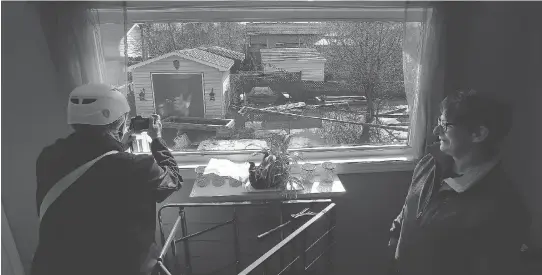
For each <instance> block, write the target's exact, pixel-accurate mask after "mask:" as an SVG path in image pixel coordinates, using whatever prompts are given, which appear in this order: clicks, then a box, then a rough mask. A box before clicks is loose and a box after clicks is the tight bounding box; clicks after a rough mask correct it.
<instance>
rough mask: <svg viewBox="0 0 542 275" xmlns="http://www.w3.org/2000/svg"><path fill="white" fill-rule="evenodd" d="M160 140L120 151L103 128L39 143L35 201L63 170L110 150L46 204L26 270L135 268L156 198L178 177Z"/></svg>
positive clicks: (45, 273) (145, 248)
mask: <svg viewBox="0 0 542 275" xmlns="http://www.w3.org/2000/svg"><path fill="white" fill-rule="evenodd" d="M164 144H165V143H164V142H163V141H162V140H161V139H154V140H153V141H152V144H151V151H152V156H150V155H134V154H130V153H126V152H124V151H125V150H126V148H125V147H124V146H123V145H122V144H121V143H120V142H118V141H117V140H116V139H114V138H113V137H112V136H110V135H107V134H88V133H84V134H80V133H74V134H72V135H70V136H69V137H67V138H65V139H59V140H58V141H57V142H56V143H55V144H54V145H52V146H49V147H47V148H45V149H44V150H43V152H42V153H41V154H40V156H39V157H38V160H37V163H36V174H37V182H38V187H37V193H36V201H37V207H38V213H39V207H40V204H41V202H42V200H43V198H44V197H45V195H46V193H47V192H48V191H49V189H50V188H51V187H52V186H53V185H54V184H55V183H56V182H57V181H58V180H60V179H61V178H62V177H63V176H65V175H67V174H68V173H70V172H71V171H73V170H74V169H76V168H77V167H79V166H81V165H83V164H84V163H86V162H88V161H90V160H92V159H94V158H96V157H98V156H100V155H102V154H103V153H105V152H108V151H111V150H117V151H120V152H121V153H118V154H114V155H109V156H106V157H104V158H102V159H101V160H100V161H98V162H96V163H95V164H94V166H92V167H91V168H90V169H89V170H88V171H87V172H86V173H85V174H83V175H82V176H81V177H80V178H79V179H78V180H77V181H76V182H75V183H74V184H73V185H72V186H70V187H69V188H68V189H67V190H66V191H65V192H64V193H63V194H62V195H61V196H60V197H59V198H58V199H57V200H56V201H55V202H54V203H53V204H52V205H51V206H50V207H49V209H48V210H47V212H46V213H45V215H44V217H42V221H41V224H40V229H39V244H38V248H37V250H36V253H35V255H34V261H33V265H32V275H63V274H89V275H90V274H115V275H121V274H126V275H128V274H130V275H133V274H140V273H139V272H140V267H141V265H142V263H143V261H144V260H145V258H146V257H147V253H149V250H150V249H151V246H153V244H154V240H155V229H156V203H157V202H161V201H163V200H164V199H166V198H167V197H168V196H169V195H170V194H172V192H174V191H176V190H178V189H179V188H180V187H181V184H182V178H181V176H180V174H179V169H178V167H177V163H176V162H175V160H174V158H173V156H172V155H171V153H170V152H169V150H168V149H167V148H166V146H165V145H164Z"/></svg>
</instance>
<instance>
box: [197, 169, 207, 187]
mask: <svg viewBox="0 0 542 275" xmlns="http://www.w3.org/2000/svg"><path fill="white" fill-rule="evenodd" d="M195 171H196V184H197V185H198V186H199V187H205V186H207V185H209V180H208V178H207V177H205V176H204V175H203V172H204V171H205V166H198V167H196V169H195Z"/></svg>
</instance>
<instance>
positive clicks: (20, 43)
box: [1, 2, 69, 274]
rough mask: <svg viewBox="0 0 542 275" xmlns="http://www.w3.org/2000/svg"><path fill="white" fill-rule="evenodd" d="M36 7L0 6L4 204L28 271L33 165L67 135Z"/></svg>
mask: <svg viewBox="0 0 542 275" xmlns="http://www.w3.org/2000/svg"><path fill="white" fill-rule="evenodd" d="M34 6H35V5H34V4H31V3H29V2H6V3H2V19H1V20H2V84H1V85H2V86H1V87H2V204H3V206H4V207H5V209H4V211H5V213H6V215H7V218H8V220H9V223H10V226H11V229H12V232H13V235H14V238H15V242H16V244H17V248H18V249H19V254H20V256H21V261H22V262H23V266H24V267H25V270H26V273H27V274H28V273H29V272H28V270H29V267H30V262H31V259H32V255H33V253H34V250H35V248H36V244H37V228H38V217H37V206H36V200H35V191H36V176H35V174H36V173H35V164H36V159H37V157H38V154H39V153H40V152H41V150H42V149H43V147H45V146H46V145H50V144H52V143H53V142H54V141H55V139H56V138H58V137H61V136H66V135H67V134H68V133H69V127H68V126H67V124H66V106H67V105H66V103H67V97H66V96H63V95H61V94H59V92H58V89H57V83H56V76H55V68H54V65H53V63H52V62H51V59H50V56H49V50H48V46H47V43H46V41H45V38H44V35H43V33H42V29H41V26H40V21H39V16H38V13H37V10H36V9H35V7H34Z"/></svg>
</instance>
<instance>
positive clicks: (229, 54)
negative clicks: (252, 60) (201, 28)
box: [198, 46, 245, 61]
mask: <svg viewBox="0 0 542 275" xmlns="http://www.w3.org/2000/svg"><path fill="white" fill-rule="evenodd" d="M198 49H201V50H204V51H207V52H210V53H214V54H217V55H220V56H223V57H226V58H229V59H233V60H239V61H243V60H245V54H243V53H240V52H236V51H232V50H230V49H226V48H222V47H219V46H212V47H199V48H198Z"/></svg>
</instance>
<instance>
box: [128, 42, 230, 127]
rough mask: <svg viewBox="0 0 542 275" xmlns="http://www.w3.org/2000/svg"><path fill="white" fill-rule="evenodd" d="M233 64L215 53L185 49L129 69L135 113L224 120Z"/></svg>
mask: <svg viewBox="0 0 542 275" xmlns="http://www.w3.org/2000/svg"><path fill="white" fill-rule="evenodd" d="M233 64H234V61H233V60H231V59H229V58H226V57H223V56H220V55H217V54H213V53H210V52H207V51H204V50H201V49H186V50H181V51H175V52H171V53H167V54H164V55H161V56H158V57H155V58H152V59H149V60H146V61H143V62H140V63H138V64H135V65H133V66H130V67H129V68H128V70H129V71H131V72H132V81H133V88H134V94H135V106H136V113H137V114H138V115H143V116H148V115H150V114H152V113H155V112H156V113H158V114H160V115H161V116H162V117H164V118H165V117H170V116H176V117H200V118H224V117H225V115H226V111H227V110H226V106H227V105H226V102H225V101H226V100H227V97H226V94H227V90H228V89H229V86H230V84H229V83H230V68H231V67H232V66H233Z"/></svg>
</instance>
